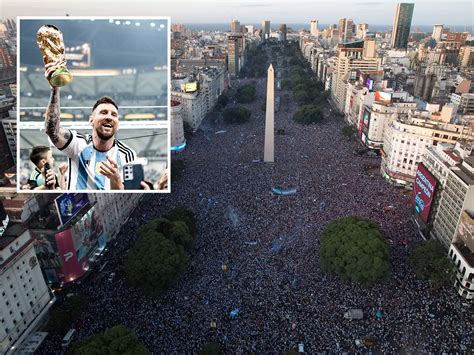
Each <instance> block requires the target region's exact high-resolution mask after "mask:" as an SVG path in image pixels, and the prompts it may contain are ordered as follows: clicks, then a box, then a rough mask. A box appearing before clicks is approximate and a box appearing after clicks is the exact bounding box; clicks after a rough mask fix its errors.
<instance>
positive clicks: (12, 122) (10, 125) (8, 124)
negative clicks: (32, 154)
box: [0, 117, 16, 162]
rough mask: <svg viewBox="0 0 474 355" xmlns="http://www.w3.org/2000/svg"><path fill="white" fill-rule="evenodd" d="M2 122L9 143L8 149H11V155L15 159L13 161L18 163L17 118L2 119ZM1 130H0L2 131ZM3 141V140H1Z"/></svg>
mask: <svg viewBox="0 0 474 355" xmlns="http://www.w3.org/2000/svg"><path fill="white" fill-rule="evenodd" d="M0 121H1V122H2V128H3V132H4V133H5V137H6V139H7V142H8V147H9V148H10V153H11V156H12V158H13V161H14V162H16V118H14V117H8V118H4V119H0ZM2 128H0V130H1V129H2ZM0 141H1V138H0Z"/></svg>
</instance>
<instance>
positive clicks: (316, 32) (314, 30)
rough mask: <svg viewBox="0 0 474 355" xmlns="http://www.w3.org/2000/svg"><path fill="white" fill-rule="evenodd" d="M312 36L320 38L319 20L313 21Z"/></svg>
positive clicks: (311, 26)
mask: <svg viewBox="0 0 474 355" xmlns="http://www.w3.org/2000/svg"><path fill="white" fill-rule="evenodd" d="M310 34H311V36H315V37H316V36H318V20H311V23H310Z"/></svg>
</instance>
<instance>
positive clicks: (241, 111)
mask: <svg viewBox="0 0 474 355" xmlns="http://www.w3.org/2000/svg"><path fill="white" fill-rule="evenodd" d="M250 115H251V113H250V111H249V110H248V109H246V108H245V107H242V106H234V107H229V108H226V109H225V110H224V112H223V113H222V116H223V117H224V121H225V122H227V123H243V122H247V121H248V120H249V119H250Z"/></svg>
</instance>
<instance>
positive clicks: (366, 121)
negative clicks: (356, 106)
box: [362, 109, 370, 128]
mask: <svg viewBox="0 0 474 355" xmlns="http://www.w3.org/2000/svg"><path fill="white" fill-rule="evenodd" d="M362 121H363V123H364V126H365V127H367V128H369V122H370V111H369V110H367V109H364V115H363V116H362Z"/></svg>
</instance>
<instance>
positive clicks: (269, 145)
mask: <svg viewBox="0 0 474 355" xmlns="http://www.w3.org/2000/svg"><path fill="white" fill-rule="evenodd" d="M274 84H275V73H274V72H273V66H272V65H271V64H270V67H269V68H268V72H267V108H266V111H265V150H264V152H263V161H264V162H265V163H273V162H275V137H274V136H275V129H274V126H275V86H274Z"/></svg>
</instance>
